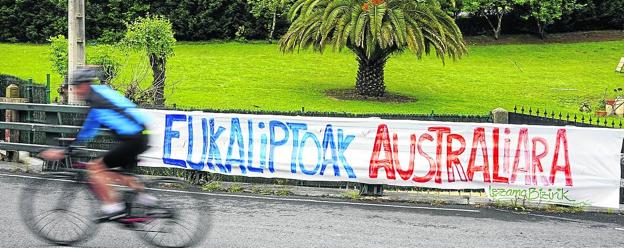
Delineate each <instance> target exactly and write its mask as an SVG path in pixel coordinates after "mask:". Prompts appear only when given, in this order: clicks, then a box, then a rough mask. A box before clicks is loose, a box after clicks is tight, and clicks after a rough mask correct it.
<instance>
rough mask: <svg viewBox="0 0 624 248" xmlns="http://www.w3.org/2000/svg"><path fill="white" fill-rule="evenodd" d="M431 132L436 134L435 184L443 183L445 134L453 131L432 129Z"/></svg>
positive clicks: (444, 128)
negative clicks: (443, 144)
mask: <svg viewBox="0 0 624 248" xmlns="http://www.w3.org/2000/svg"><path fill="white" fill-rule="evenodd" d="M429 132H435V133H436V140H437V145H436V161H437V163H436V174H435V182H436V183H442V175H441V173H442V143H443V137H444V134H448V133H451V129H450V128H448V127H430V128H429Z"/></svg>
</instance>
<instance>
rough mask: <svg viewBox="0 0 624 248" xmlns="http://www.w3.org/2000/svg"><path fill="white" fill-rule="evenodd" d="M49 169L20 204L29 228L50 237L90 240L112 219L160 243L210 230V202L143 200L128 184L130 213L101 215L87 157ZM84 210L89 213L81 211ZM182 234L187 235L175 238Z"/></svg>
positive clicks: (189, 242) (65, 241)
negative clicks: (115, 217) (147, 203)
mask: <svg viewBox="0 0 624 248" xmlns="http://www.w3.org/2000/svg"><path fill="white" fill-rule="evenodd" d="M112 171H115V172H119V171H117V170H112ZM46 174H47V176H48V177H47V179H46V180H40V181H38V182H40V183H39V184H31V185H27V186H26V187H24V189H23V191H22V195H21V197H20V210H21V215H22V219H23V221H24V223H25V224H26V226H27V227H28V229H30V231H32V232H33V233H34V234H35V235H36V236H38V237H39V238H41V239H43V240H44V241H47V242H48V243H51V244H55V245H63V246H69V245H75V244H78V243H82V242H85V241H87V240H89V239H90V238H92V237H93V236H94V235H95V233H96V231H97V227H98V225H99V224H103V223H107V222H115V223H118V224H120V225H121V226H122V227H123V228H125V229H128V230H132V231H136V232H137V233H139V236H140V237H141V238H142V239H143V241H145V242H146V243H148V244H150V245H152V246H156V247H190V246H194V245H197V244H199V243H200V242H201V241H203V240H204V238H205V236H206V235H207V232H208V230H210V223H209V222H208V219H209V217H208V215H209V211H208V210H209V207H208V206H207V205H206V206H203V207H197V206H193V207H191V208H182V207H180V206H178V205H179V204H184V203H180V201H179V200H178V203H175V202H162V201H161V202H159V203H158V206H155V207H149V206H142V205H140V204H138V203H135V202H134V199H135V196H136V192H134V191H133V190H131V189H127V188H121V189H120V190H118V191H120V192H121V193H123V194H121V195H122V198H121V199H123V200H124V202H125V204H126V211H127V212H126V214H127V216H126V217H123V218H121V219H118V220H114V221H108V220H104V219H98V218H96V217H95V216H97V215H96V214H97V213H96V212H95V211H96V210H97V209H98V205H97V204H96V197H95V194H94V192H93V190H92V188H91V187H90V183H89V181H88V172H87V170H86V164H85V163H81V162H78V163H75V164H73V165H72V168H61V169H59V170H58V171H55V172H49V173H46ZM133 176H135V177H137V178H138V179H141V178H140V177H138V176H136V175H133ZM142 181H143V183H144V184H145V186H146V187H154V186H157V185H163V186H168V187H173V188H180V187H186V186H187V183H186V182H184V181H183V180H180V179H177V178H167V177H160V178H153V179H144V180H142ZM59 184H60V185H59ZM59 186H60V187H59ZM59 193H60V195H59ZM50 202H52V203H54V204H49V203H50ZM81 210H83V211H87V213H80V212H78V211H81ZM176 227H177V228H180V229H175V228H176ZM180 237H182V238H185V239H184V240H181V241H176V240H174V239H175V238H180Z"/></svg>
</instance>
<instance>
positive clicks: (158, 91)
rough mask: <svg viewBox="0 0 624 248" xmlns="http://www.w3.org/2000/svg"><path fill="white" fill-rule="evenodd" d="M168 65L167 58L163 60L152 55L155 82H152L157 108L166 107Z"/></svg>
mask: <svg viewBox="0 0 624 248" xmlns="http://www.w3.org/2000/svg"><path fill="white" fill-rule="evenodd" d="M166 64H167V59H166V58H161V57H158V56H155V55H150V65H151V67H152V73H153V76H154V81H152V90H153V91H154V105H155V107H164V106H165V79H166V76H165V75H166V74H165V72H166V71H165V69H166V68H165V67H166Z"/></svg>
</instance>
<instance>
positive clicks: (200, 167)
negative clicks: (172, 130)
mask: <svg viewBox="0 0 624 248" xmlns="http://www.w3.org/2000/svg"><path fill="white" fill-rule="evenodd" d="M207 126H208V125H207V124H206V119H205V118H202V138H203V141H204V143H203V146H202V156H201V160H200V161H199V162H197V163H195V162H193V161H192V158H193V117H192V116H189V117H188V129H189V145H188V154H187V155H186V163H187V164H188V165H189V166H190V167H191V168H192V169H193V170H203V169H204V163H205V162H206V152H207V151H208V136H207V135H206V130H207V129H208V128H206V127H207Z"/></svg>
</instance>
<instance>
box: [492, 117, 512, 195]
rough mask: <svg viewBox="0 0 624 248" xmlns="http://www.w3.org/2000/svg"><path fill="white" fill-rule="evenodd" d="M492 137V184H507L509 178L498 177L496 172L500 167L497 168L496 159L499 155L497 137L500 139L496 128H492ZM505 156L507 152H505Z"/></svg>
mask: <svg viewBox="0 0 624 248" xmlns="http://www.w3.org/2000/svg"><path fill="white" fill-rule="evenodd" d="M492 135H493V136H494V151H493V153H494V154H493V158H492V160H493V161H492V163H494V182H495V183H509V178H507V177H502V176H499V174H498V172H499V171H500V167H499V164H500V163H499V158H498V156H499V155H498V154H499V151H498V150H499V147H498V143H499V137H500V129H498V128H494V131H493V132H492ZM505 153H506V154H507V153H509V152H505ZM507 161H509V159H507ZM507 166H509V162H507Z"/></svg>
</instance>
